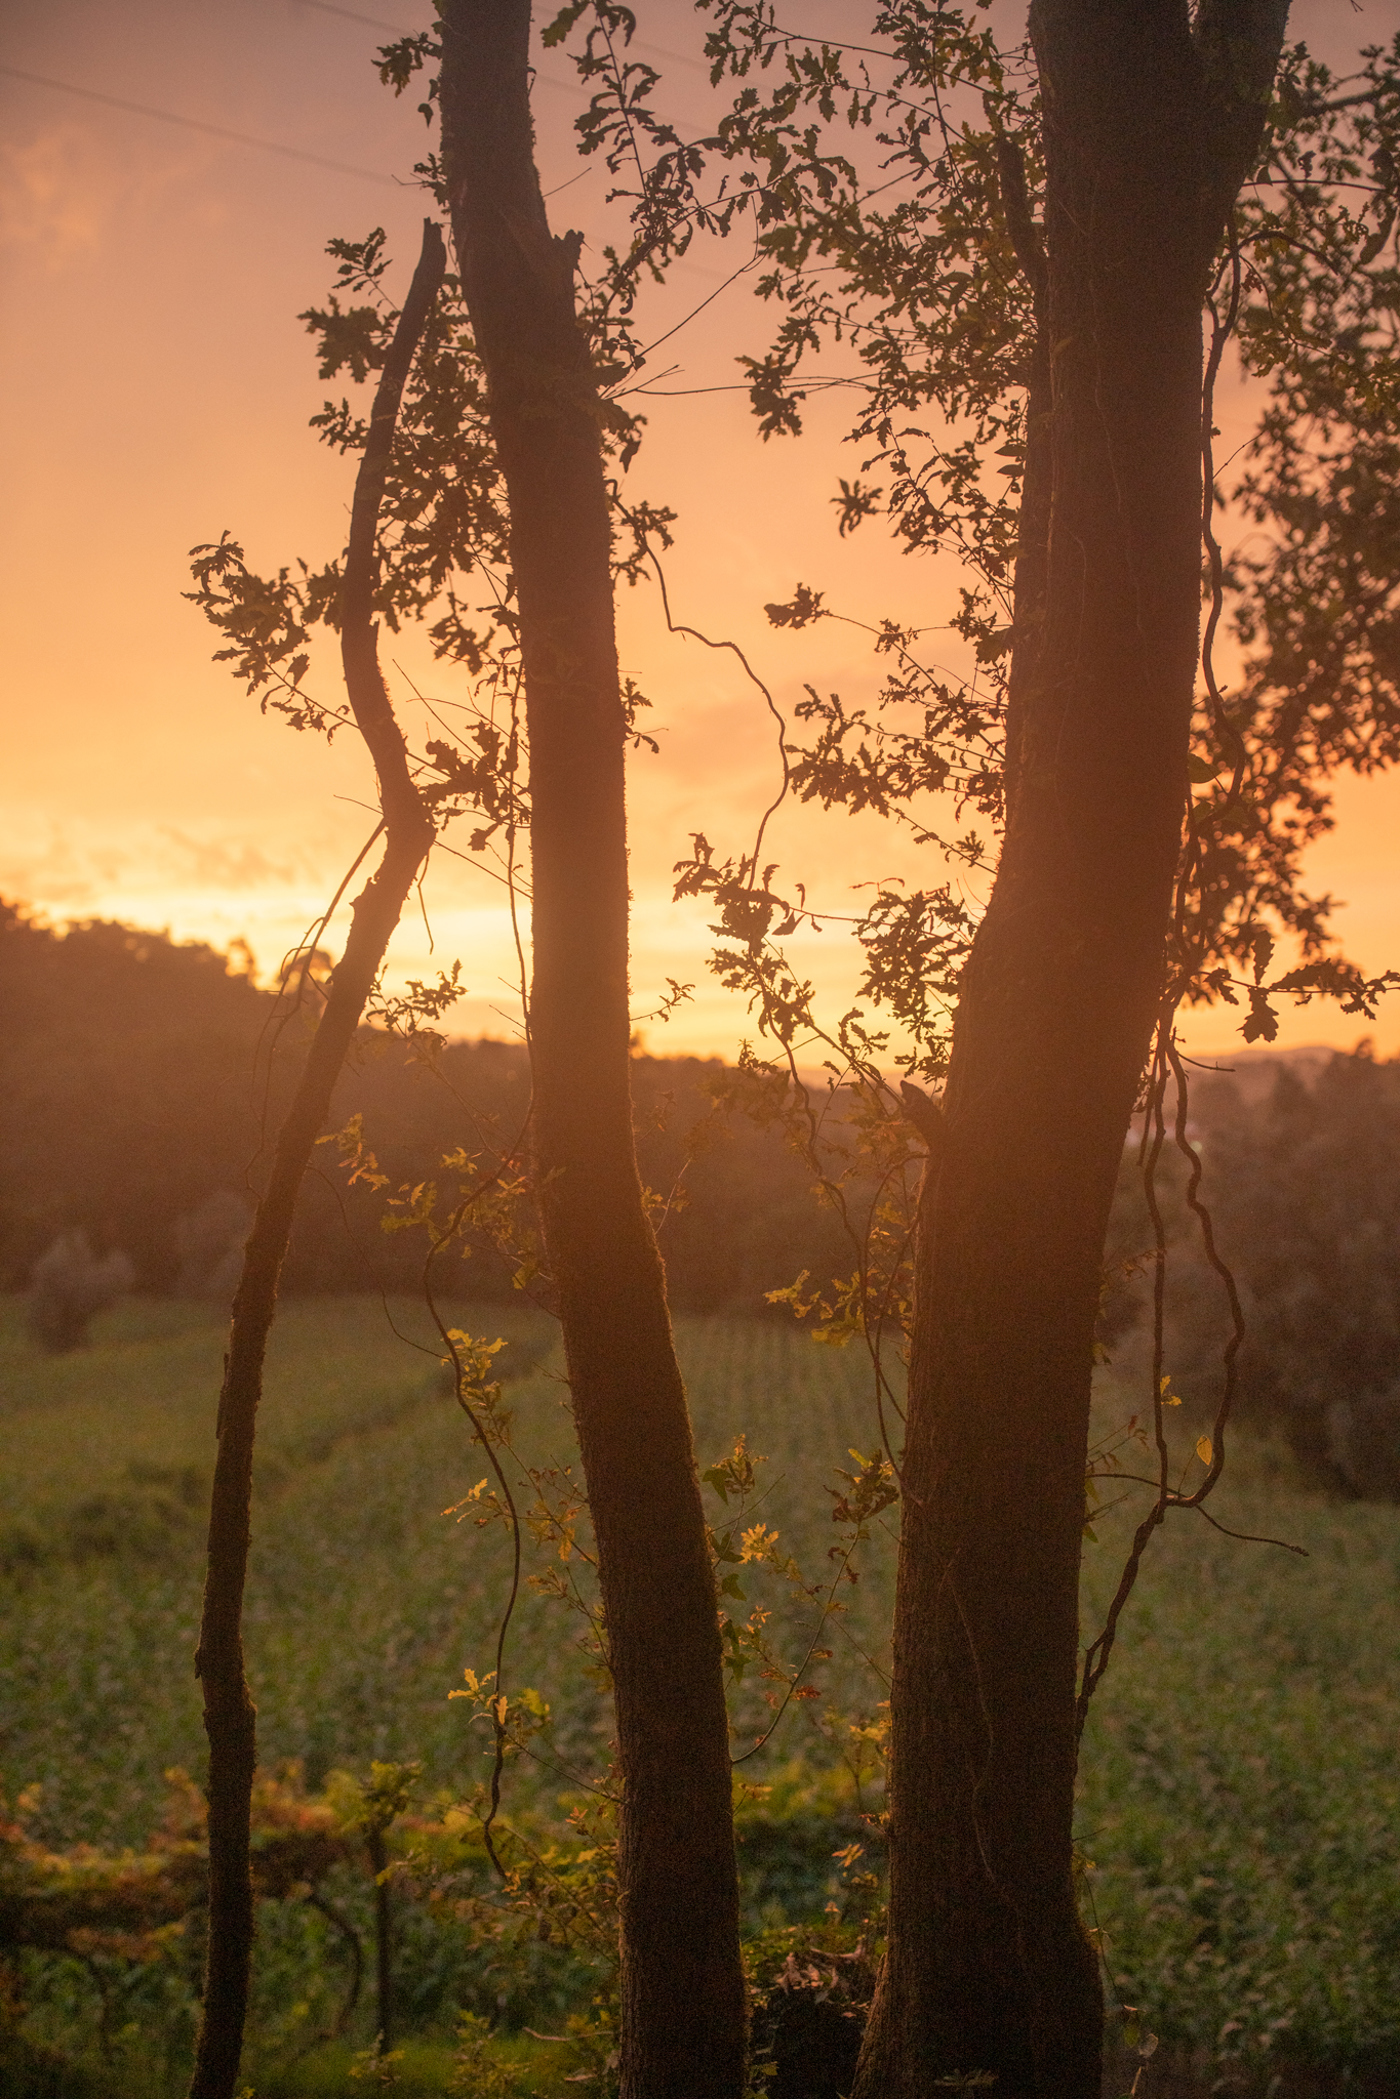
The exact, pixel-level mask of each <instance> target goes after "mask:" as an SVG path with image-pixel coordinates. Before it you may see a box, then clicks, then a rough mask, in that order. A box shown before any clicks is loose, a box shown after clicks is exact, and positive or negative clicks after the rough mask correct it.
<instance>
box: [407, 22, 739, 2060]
mask: <svg viewBox="0 0 1400 2099" xmlns="http://www.w3.org/2000/svg"><path fill="white" fill-rule="evenodd" d="M441 19H442V36H443V61H442V75H441V106H442V143H443V162H444V171H445V175H446V181H447V190H448V198H449V203H450V206H451V211H452V223H453V229H454V232H455V236H456V247H457V257H458V262H459V266H460V269H461V273H462V283H463V290H464V292H465V296H466V302H467V307H468V310H469V312H470V315H471V321H472V328H473V331H474V333H475V337H476V343H477V348H478V350H479V352H480V354H481V357H482V360H483V362H484V365H485V368H486V373H487V378H488V383H489V389H490V406H491V419H492V428H493V431H494V434H495V438H496V443H497V445H498V448H499V455H500V460H501V465H502V469H503V472H504V475H505V480H506V486H507V491H508V495H509V501H510V514H511V559H512V564H513V567H514V572H515V579H516V587H517V591H518V594H519V607H520V622H521V627H520V632H521V646H522V650H523V655H524V664H525V683H526V704H527V717H528V723H529V735H530V791H531V806H532V816H531V844H532V895H533V903H532V927H533V938H534V969H533V985H532V990H531V1006H530V1040H531V1056H532V1070H533V1079H534V1147H535V1163H536V1168H537V1172H538V1175H539V1182H540V1188H541V1208H542V1221H543V1229H544V1237H545V1244H546V1248H547V1251H548V1255H549V1264H550V1269H551V1272H552V1274H553V1276H554V1280H555V1284H556V1288H557V1291H558V1306H559V1312H560V1317H561V1321H562V1325H563V1335H564V1347H565V1352H566V1356H567V1361H568V1372H569V1383H570V1387H571V1390H572V1394H573V1406H574V1414H575V1418H576V1421H577V1424H578V1432H579V1442H580V1446H581V1450H582V1456H583V1464H584V1471H585V1476H586V1480H587V1486H588V1496H589V1507H590V1510H591V1514H592V1520H593V1525H594V1529H595V1532H596V1536H597V1543H598V1564H599V1570H600V1575H601V1582H602V1592H603V1604H604V1609H605V1612H606V1617H607V1636H608V1643H609V1649H610V1660H611V1666H612V1678H613V1687H614V1692H615V1697H616V1711H617V1739H618V1755H619V1761H620V1767H621V1776H622V1794H623V1798H622V1809H621V1825H620V1839H621V1849H620V1857H619V1874H620V1894H621V1906H622V2071H621V2074H622V2090H623V2093H624V2094H625V2095H627V2099H643V2095H645V2099H673V2095H674V2099H681V2095H683V2094H684V2095H687V2099H701V2095H704V2099H722V2095H725V2094H736V2095H737V2094H738V2093H739V2092H740V2091H741V2089H742V2084H743V2057H744V1992H743V1976H742V1969H741V1964H740V1958H739V1941H738V1895H737V1883H736V1872H735V1861H734V1843H733V1827H732V1817H731V1807H730V1798H731V1792H730V1770H729V1744H728V1729H727V1722H726V1716H725V1707H724V1695H723V1680H722V1673H721V1657H720V1640H719V1628H718V1615H717V1610H716V1596H715V1587H714V1578H713V1574H712V1571H711V1566H710V1560H709V1554H708V1550H707V1545H706V1537H705V1526H704V1519H703V1514H702V1509H701V1502H700V1492H699V1483H698V1480H697V1478H696V1470H695V1460H694V1455H693V1451H692V1446H691V1435H690V1424H689V1418H688V1415H687V1411H686V1404H685V1394H684V1390H683V1388H682V1384H681V1379H680V1374H679V1371H678V1369H677V1365H676V1358H675V1351H674V1348H673V1345H672V1338H671V1330H670V1323H669V1319H668V1316H667V1311H666V1301H665V1293H664V1286H663V1278H662V1272H661V1265H660V1261H659V1258H658V1255H657V1251H656V1245H655V1242H654V1239H653V1237H652V1233H651V1228H650V1225H649V1224H648V1221H647V1218H646V1215H645V1211H644V1208H643V1204H642V1198H641V1188H640V1184H639V1181H638V1177H637V1169H636V1163H635V1157H634V1152H633V1140H632V1121H631V1104H630V1099H629V1081H628V1035H629V1021H628V1006H627V919H628V912H627V905H628V896H627V847H626V821H625V803H624V786H623V756H624V749H625V736H624V718H623V709H622V701H621V695H620V690H619V681H618V666H617V649H616V642H615V637H614V630H613V592H612V578H611V573H610V566H609V556H610V525H609V512H608V500H607V490H606V485H605V480H604V467H603V458H602V451H601V445H600V429H601V424H600V414H599V402H598V395H597V389H596V384H595V381H594V376H593V371H592V367H591V362H590V357H589V352H588V346H587V343H586V342H585V340H584V338H583V335H582V333H581V331H580V329H579V326H578V323H577V321H576V318H575V312H574V300H573V265H574V260H575V256H576V252H577V251H576V244H575V243H574V241H573V240H572V239H571V238H569V237H566V238H564V239H562V240H556V239H554V238H552V237H551V235H550V231H549V225H548V221H547V218H546V215H545V209H544V203H543V200H542V198H541V195H540V188H539V181H538V177H537V175H536V172H535V167H534V160H533V140H532V133H531V124H530V111H529V100H528V92H527V66H528V60H529V20H530V14H529V5H528V0H447V4H446V5H445V6H444V8H443V10H442V18H441Z"/></svg>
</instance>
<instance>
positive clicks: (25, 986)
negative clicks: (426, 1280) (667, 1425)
mask: <svg viewBox="0 0 1400 2099" xmlns="http://www.w3.org/2000/svg"><path fill="white" fill-rule="evenodd" d="M0 1011H3V1013H4V1015H5V1025H4V1030H3V1039H0V1096H2V1097H3V1102H4V1118H5V1148H4V1174H3V1182H0V1287H5V1288H9V1289H17V1288H21V1287H23V1285H24V1283H25V1282H26V1281H27V1279H28V1276H29V1274H30V1272H31V1270H32V1268H33V1265H34V1262H35V1261H36V1259H37V1258H38V1256H39V1255H40V1254H41V1253H42V1252H43V1251H44V1249H45V1248H46V1247H47V1246H48V1245H50V1244H51V1242H52V1241H53V1239H54V1238H55V1237H56V1236H57V1234H58V1233H60V1232H62V1231H65V1230H69V1229H72V1228H74V1227H81V1228H82V1229H83V1230H85V1231H86V1232H87V1233H88V1235H89V1237H90V1239H91V1240H92V1242H93V1244H94V1245H95V1246H96V1247H97V1248H99V1249H105V1248H109V1247H120V1248H121V1249H123V1250H124V1251H125V1252H126V1253H127V1254H129V1255H130V1257H131V1258H132V1260H133V1261H134V1263H135V1264H136V1269H137V1274H138V1278H139V1283H140V1286H141V1287H143V1288H146V1289H150V1290H168V1289H170V1288H171V1287H172V1286H173V1285H174V1283H175V1281H176V1278H177V1275H178V1273H179V1269H180V1252H179V1243H180V1228H181V1222H182V1220H187V1219H189V1218H190V1216H191V1215H192V1214H193V1213H196V1212H198V1211H199V1209H200V1207H201V1205H203V1204H205V1203H207V1202H208V1200H209V1198H210V1197H211V1196H215V1195H218V1194H220V1193H222V1192H226V1191H227V1192H233V1193H238V1192H242V1191H250V1192H256V1190H257V1188H258V1186H259V1177H260V1172H261V1171H262V1169H263V1167H264V1166H265V1163H266V1145H265V1141H264V1140H265V1138H267V1137H270V1136H271V1135H273V1134H275V1131H276V1127H277V1117H278V1111H279V1108H280V1105H281V1103H282V1101H283V1100H284V1099H285V1096H286V1090H287V1087H288V1085H289V1084H290V1082H291V1079H292V1077H293V1075H294V1074H295V1071H296V1069H297V1065H298V1063H299V1053H300V1046H301V1043H302V1042H303V1041H304V1030H305V1026H306V1022H305V1020H304V1018H303V1017H302V1016H301V1015H300V1014H297V1013H295V1012H289V1010H288V1006H287V1002H286V1001H282V1002H280V1003H279V1001H278V999H277V998H276V996H275V995H274V994H273V993H272V992H270V991H267V990H263V989H261V988H259V987H258V986H257V985H256V984H255V983H253V982H252V981H251V980H250V979H249V978H248V977H247V976H246V975H244V974H242V973H241V971H240V968H239V966H238V963H237V961H236V960H230V958H228V957H226V956H224V955H221V954H218V953H217V952H216V951H215V950H214V949H213V948H210V947H207V946H204V945H202V944H199V943H180V942H175V941H172V940H171V939H170V938H169V937H168V936H167V935H165V934H162V933H151V932H145V931H141V930H139V929H138V928H135V927H132V926H125V925H119V924H114V923H111V922H107V921H101V920H94V921H91V922H89V923H86V924H81V925H75V926H71V927H69V928H68V929H67V930H66V931H62V932H58V931H54V930H52V929H51V928H49V927H46V926H43V925H40V924H37V923H35V922H34V921H33V920H32V919H31V918H30V917H28V916H27V915H26V913H25V912H24V911H23V910H22V909H21V908H19V907H17V906H15V905H13V904H3V903H0ZM718 1069H719V1066H718V1063H717V1062H710V1063H707V1062H705V1061H704V1060H701V1059H698V1058H694V1057H684V1058H674V1059H668V1058H655V1057H638V1058H637V1059H636V1062H635V1064H634V1068H633V1090H634V1096H635V1099H636V1104H637V1131H638V1152H639V1158H640V1164H641V1170H642V1176H643V1179H644V1180H645V1181H646V1182H647V1184H648V1185H649V1186H650V1187H652V1188H654V1189H655V1190H657V1191H658V1193H660V1194H663V1195H664V1194H665V1193H667V1192H668V1191H669V1190H670V1189H671V1188H672V1186H673V1184H674V1183H675V1181H676V1178H677V1175H678V1174H679V1173H680V1172H681V1169H682V1166H683V1165H684V1161H685V1149H686V1147H685V1138H686V1133H687V1132H688V1131H689V1130H690V1129H691V1128H692V1127H693V1126H694V1125H695V1124H696V1123H698V1122H699V1121H701V1120H702V1119H703V1118H705V1117H707V1116H708V1115H709V1114H710V1112H711V1107H712V1103H711V1098H710V1095H709V1093H708V1092H707V1091H706V1080H707V1079H708V1078H712V1077H713V1076H714V1074H715V1073H716V1072H717V1071H718ZM528 1104H529V1070H528V1065H527V1062H526V1058H525V1054H524V1051H523V1050H522V1049H520V1048H519V1047H517V1046H515V1045H513V1044H508V1043H501V1042H491V1041H482V1042H476V1043H454V1044H449V1045H448V1047H447V1048H446V1049H445V1051H444V1052H443V1055H442V1059H441V1064H440V1067H439V1068H438V1069H437V1070H431V1069H429V1068H427V1067H426V1066H425V1065H424V1064H423V1063H421V1062H420V1061H418V1060H416V1059H415V1058H414V1057H413V1056H412V1054H411V1053H410V1051H409V1050H408V1049H407V1048H406V1047H405V1045H404V1044H403V1043H402V1042H400V1041H398V1040H396V1039H394V1038H391V1037H389V1036H386V1035H384V1034H383V1033H381V1032H376V1031H374V1030H371V1029H366V1030H364V1031H363V1034H362V1039H361V1054H360V1056H359V1058H358V1060H357V1063H356V1065H355V1067H354V1068H353V1069H351V1070H350V1071H349V1072H348V1073H347V1074H346V1077H345V1079H344V1081H343V1082H342V1084H341V1086H340V1088H339V1090H338V1093H337V1096H336V1101H335V1108H334V1118H333V1126H336V1127H338V1126H339V1125H340V1124H342V1123H343V1122H345V1121H347V1120H348V1119H349V1117H350V1116H351V1115H353V1114H355V1113H357V1112H358V1113H361V1114H362V1115H363V1117H364V1128H365V1137H366V1141H367V1143H368V1144H369V1145H370V1146H371V1147H372V1148H373V1150H374V1151H375V1153H376V1154H377V1156H378V1159H379V1161H380V1164H381V1167H382V1168H383V1170H384V1171H385V1172H386V1173H387V1174H388V1175H389V1180H390V1191H389V1192H391V1193H392V1192H393V1191H394V1190H395V1189H397V1188H398V1186H399V1185H400V1184H401V1183H403V1182H409V1183H412V1182H416V1181H420V1180H422V1179H424V1178H425V1177H431V1176H432V1174H433V1173H434V1172H435V1171H436V1169H437V1168H438V1166H439V1163H440V1161H441V1158H442V1156H443V1154H444V1153H445V1152H447V1151H449V1150H452V1149H454V1148H456V1147H458V1146H466V1148H467V1149H468V1150H472V1149H475V1148H476V1146H477V1144H478V1142H479V1141H480V1137H481V1135H482V1134H483V1133H484V1134H485V1136H486V1137H487V1139H488V1140H489V1141H494V1140H495V1139H496V1138H500V1139H501V1140H502V1141H504V1142H506V1143H509V1142H510V1141H512V1140H513V1139H514V1137H515V1134H516V1133H517V1132H518V1131H519V1130H520V1129H521V1127H522V1126H523V1124H524V1120H525V1116H526V1113H527V1110H528ZM322 1158H323V1163H322V1165H321V1167H320V1168H319V1169H318V1170H317V1171H316V1172H315V1173H313V1175H312V1177H311V1179H310V1180H309V1182H308V1185H307V1189H306V1192H305V1195H304V1198H303V1203H302V1209H301V1214H300V1217H299V1220H298V1226H297V1231H296V1234H295V1238H294V1241H293V1246H292V1250H291V1255H290V1257H289V1260H288V1265H287V1269H286V1276H285V1281H286V1285H287V1287H288V1288H289V1289H293V1290H316V1291H322V1290H336V1291H341V1290H347V1289H350V1290H356V1289H363V1288H367V1287H376V1288H387V1289H412V1288H413V1287H415V1285H416V1283H417V1280H418V1275H419V1272H420V1270H421V1265H422V1260H423V1253H424V1245H423V1241H422V1239H421V1237H420V1236H419V1235H418V1234H417V1233H400V1234H395V1235H391V1236H386V1235H385V1234H384V1233H382V1232H381V1231H380V1229H379V1218H380V1216H381V1214H382V1212H383V1208H384V1197H383V1196H382V1195H380V1194H378V1193H376V1192H375V1191H372V1190H369V1189H366V1188H365V1187H363V1186H360V1187H356V1188H352V1189H348V1190H347V1189H346V1188H345V1186H344V1179H343V1176H342V1175H341V1174H339V1173H338V1172H337V1171H336V1170H335V1163H334V1160H333V1158H332V1157H331V1156H330V1152H329V1148H327V1152H326V1154H323V1155H322ZM811 1179H812V1176H811V1174H810V1172H809V1171H808V1169H807V1167H806V1166H805V1165H804V1163H803V1162H802V1161H801V1160H800V1159H797V1158H796V1157H794V1156H793V1154H792V1153H790V1152H789V1151H787V1150H785V1148H784V1146H783V1144H782V1142H781V1140H780V1139H779V1138H778V1137H777V1136H775V1135H774V1134H773V1133H772V1132H765V1131H760V1130H757V1129H755V1128H754V1127H753V1126H752V1125H751V1124H749V1123H747V1122H744V1121H743V1120H741V1119H736V1120H735V1121H734V1122H733V1123H732V1124H731V1125H730V1126H729V1127H728V1129H727V1131H725V1132H722V1133H719V1138H718V1142H717V1143H716V1144H714V1145H713V1146H711V1147H710V1148H708V1149H707V1150H706V1152H705V1153H704V1154H703V1156H701V1157H700V1158H698V1159H696V1160H695V1161H694V1162H693V1163H692V1164H691V1165H690V1167H689V1168H688V1170H687V1171H686V1173H685V1195H686V1202H685V1206H684V1207H681V1206H679V1205H677V1206H676V1207H674V1208H673V1210H672V1212H671V1214H670V1215H669V1216H668V1217H667V1219H666V1221H665V1223H664V1224H663V1226H662V1228H661V1239H662V1247H663V1251H664V1253H665V1256H666V1261H667V1270H668V1275H669V1278H670V1287H671V1295H672V1301H673V1303H674V1304H676V1306H677V1307H678V1308H681V1309H685V1310H691V1311H713V1310H720V1309H728V1308H740V1307H743V1308H749V1309H754V1310H757V1309H759V1308H761V1306H762V1304H763V1293H764V1292H765V1291H766V1290H769V1289H774V1288H777V1287H779V1286H780V1285H782V1284H784V1283H788V1282H791V1281H792V1280H793V1278H794V1276H795V1275H796V1274H797V1272H798V1271H799V1269H801V1268H804V1267H805V1268H809V1269H811V1270H813V1271H814V1272H820V1273H824V1274H831V1273H834V1272H836V1271H837V1270H843V1271H847V1272H848V1271H849V1269H850V1267H851V1266H852V1260H851V1257H850V1254H849V1252H848V1250H847V1247H846V1244H845V1242H844V1241H843V1239H842V1237H841V1235H840V1233H839V1230H838V1228H837V1226H836V1225H835V1223H834V1220H833V1219H832V1218H831V1216H830V1214H829V1212H827V1211H825V1210H822V1209H820V1208H819V1207H818V1206H817V1204H816V1203H815V1202H814V1201H813V1199H812V1195H811ZM470 1287H471V1289H472V1292H473V1294H474V1295H478V1296H480V1295H483V1294H497V1295H504V1294H508V1292H509V1278H508V1277H507V1276H506V1275H505V1273H504V1272H503V1271H502V1270H501V1267H500V1264H499V1262H497V1261H495V1260H494V1259H493V1257H492V1256H491V1255H489V1254H487V1253H483V1254H481V1255H479V1256H478V1257H476V1258H475V1259H474V1262H473V1270H472V1277H471V1284H470Z"/></svg>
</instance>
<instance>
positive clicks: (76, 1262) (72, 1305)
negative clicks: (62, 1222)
mask: <svg viewBox="0 0 1400 2099" xmlns="http://www.w3.org/2000/svg"><path fill="white" fill-rule="evenodd" d="M135 1280H136V1275H135V1271H134V1269H133V1268H132V1265H131V1263H130V1261H129V1260H128V1259H127V1257H126V1255H125V1254H123V1253H117V1252H113V1253H110V1254H103V1255H100V1256H99V1255H97V1254H95V1253H94V1252H93V1250H92V1248H91V1246H90V1245H89V1244H88V1236H87V1233H86V1232H64V1233H63V1234H62V1235H61V1236H60V1237H59V1238H57V1239H55V1240H54V1243H53V1245H52V1246H51V1247H50V1248H49V1250H48V1252H47V1253H46V1254H41V1255H40V1257H39V1259H38V1260H37V1261H36V1262H35V1264H34V1269H33V1272H32V1274H31V1276H30V1279H29V1303H28V1308H27V1309H28V1320H29V1331H30V1333H31V1334H32V1335H33V1336H34V1339H35V1340H36V1341H37V1342H38V1343H39V1345H40V1347H41V1348H46V1349H48V1350H49V1352H50V1354H51V1355H66V1354H67V1352H68V1351H69V1350H70V1349H74V1348H81V1347H82V1345H83V1343H84V1341H86V1339H87V1330H88V1322H89V1320H90V1319H92V1317H93V1316H94V1314H95V1313H98V1312H105V1311H106V1309H107V1307H108V1306H109V1305H113V1304H115V1303H116V1301H117V1299H118V1298H119V1297H123V1296H125V1294H126V1292H127V1291H128V1290H130V1288H131V1287H132V1284H133V1283H134V1282H135Z"/></svg>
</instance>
